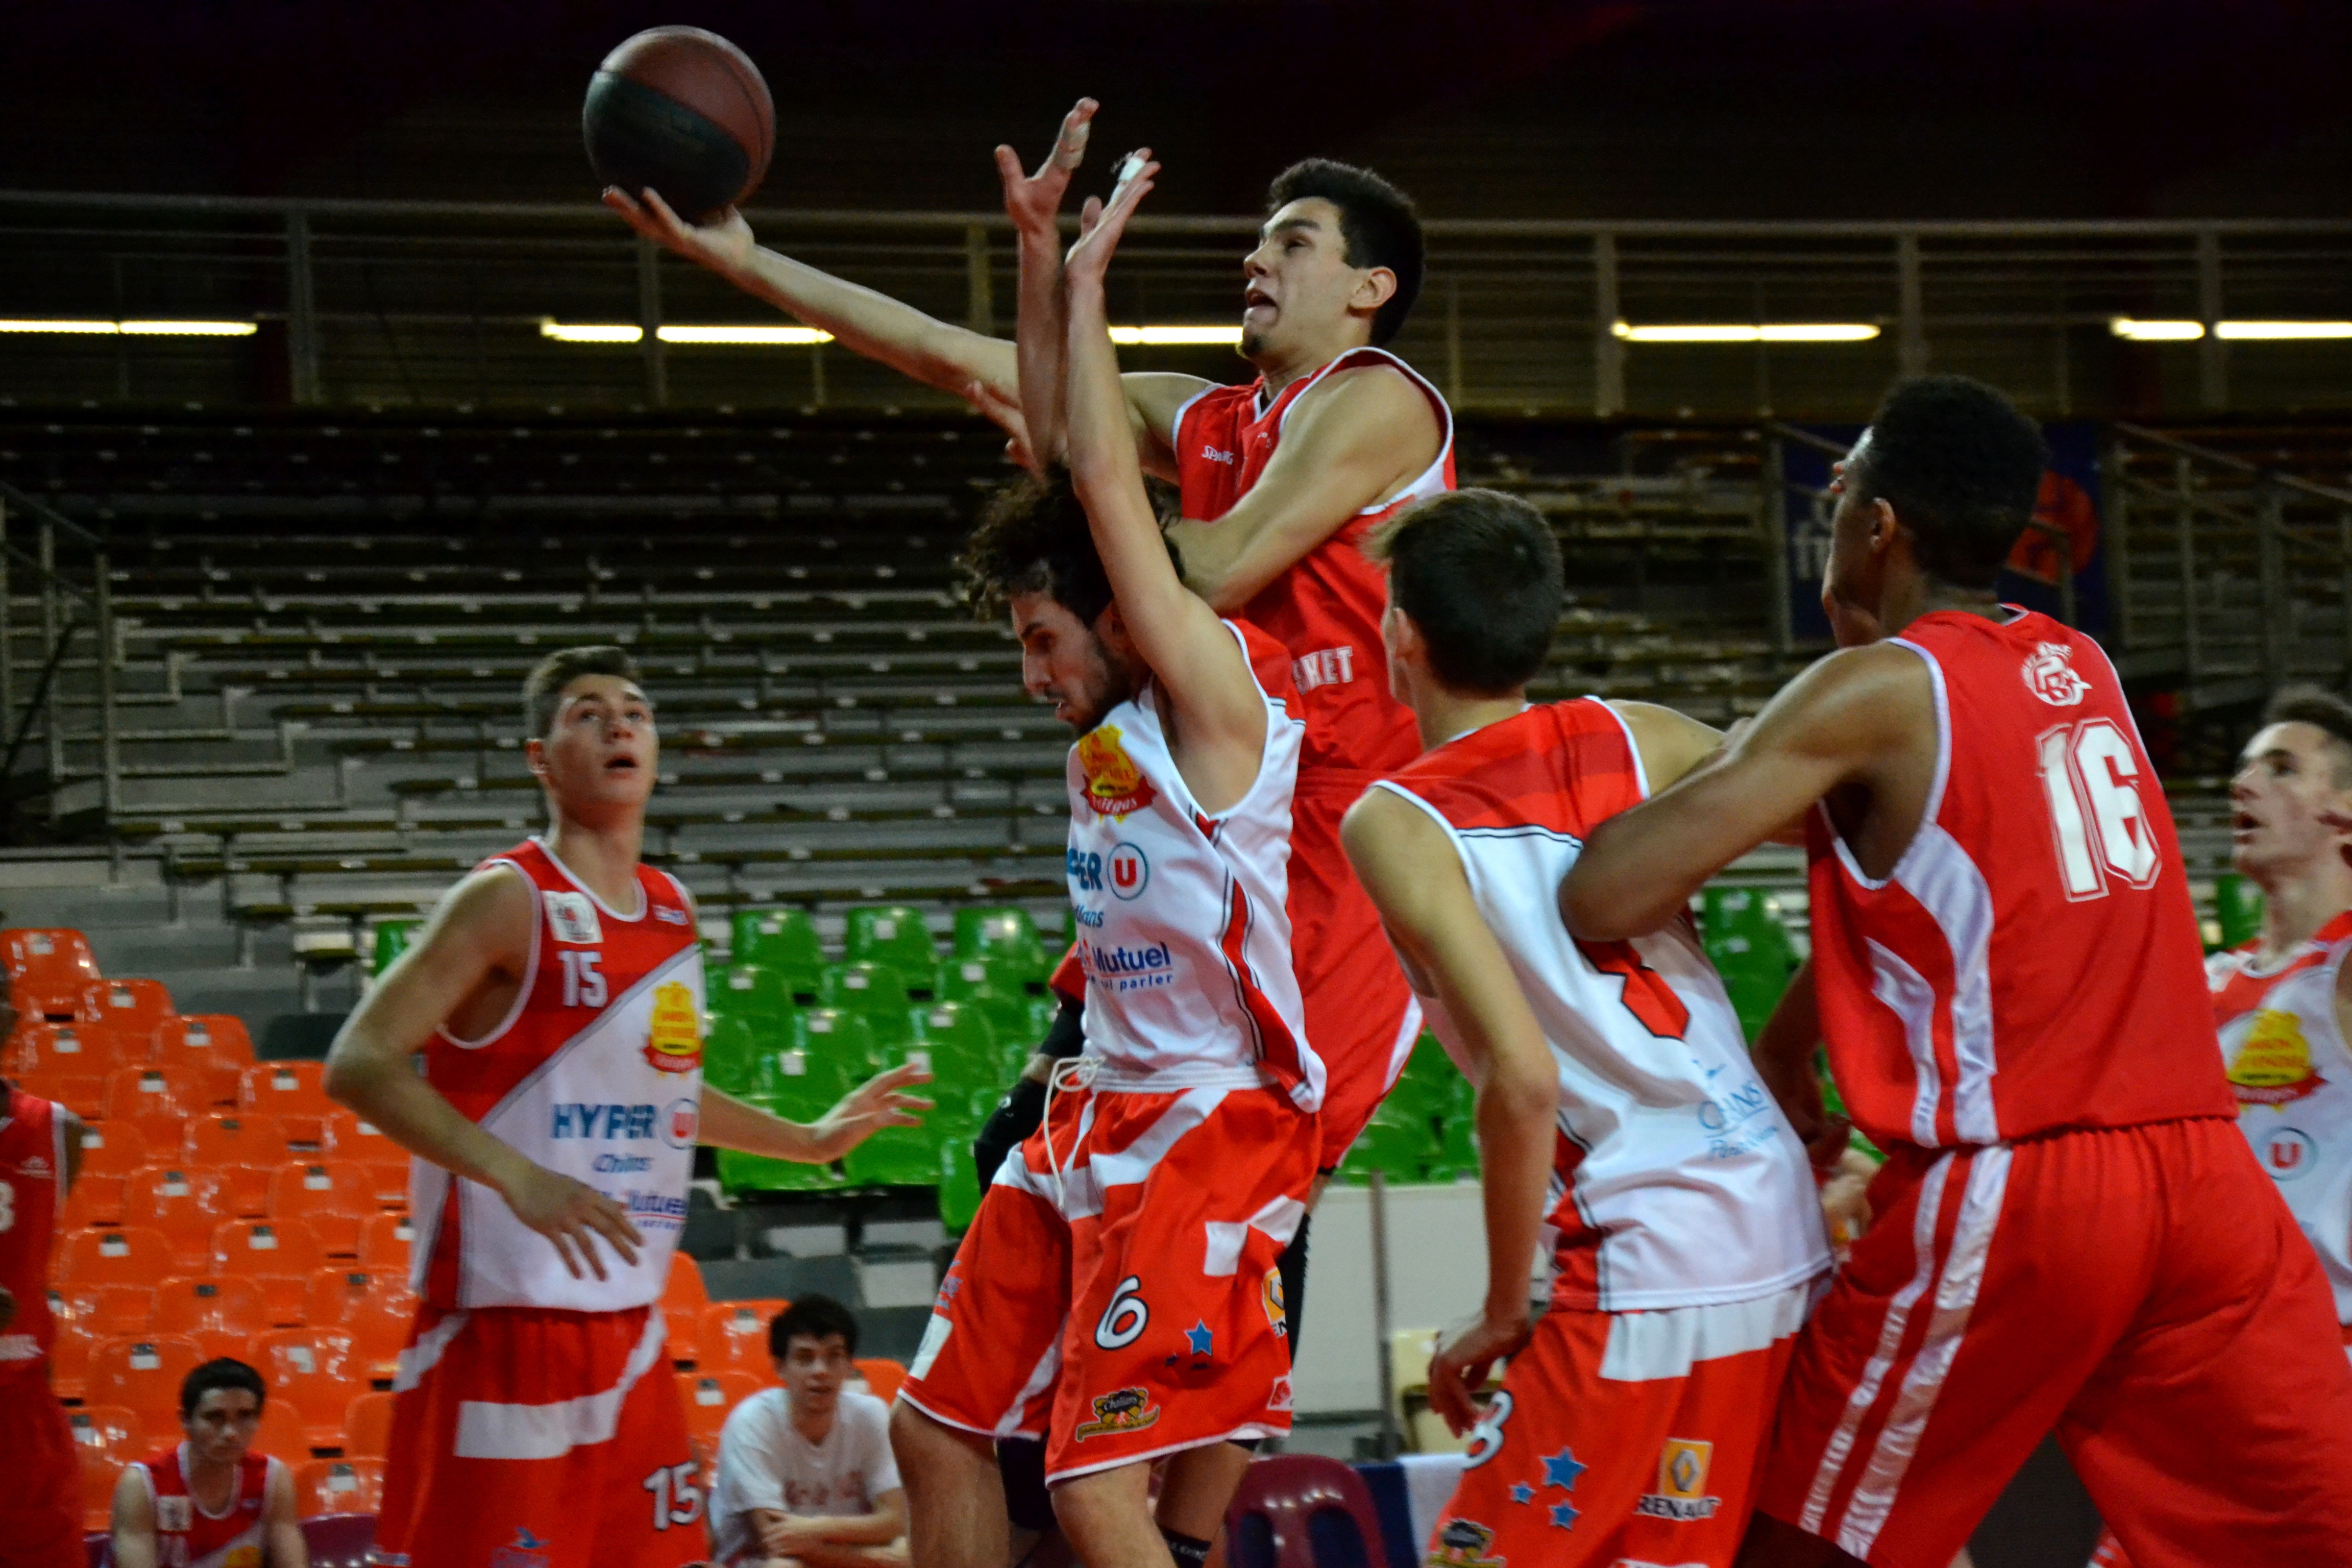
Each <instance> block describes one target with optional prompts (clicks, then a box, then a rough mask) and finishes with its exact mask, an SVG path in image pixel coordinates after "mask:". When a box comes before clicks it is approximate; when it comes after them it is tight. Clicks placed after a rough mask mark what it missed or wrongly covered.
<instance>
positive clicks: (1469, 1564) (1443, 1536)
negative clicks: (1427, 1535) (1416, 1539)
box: [1427, 1519, 1507, 1568]
mask: <svg viewBox="0 0 2352 1568" xmlns="http://www.w3.org/2000/svg"><path fill="white" fill-rule="evenodd" d="M1494 1546H1495V1532H1494V1531H1493V1530H1492V1529H1490V1528H1488V1527H1487V1526H1486V1525H1483V1524H1481V1523H1479V1522H1478V1521H1476V1520H1475V1519H1449V1520H1447V1521H1445V1527H1444V1529H1443V1530H1440V1531H1438V1532H1437V1539H1436V1540H1434V1541H1433V1542H1430V1543H1429V1557H1428V1560H1427V1562H1428V1568H1503V1564H1504V1563H1505V1562H1506V1561H1507V1559H1505V1558H1503V1557H1502V1556H1500V1555H1499V1554H1497V1553H1496V1552H1495V1550H1494Z"/></svg>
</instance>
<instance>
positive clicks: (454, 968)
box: [327, 868, 645, 1279]
mask: <svg viewBox="0 0 2352 1568" xmlns="http://www.w3.org/2000/svg"><path fill="white" fill-rule="evenodd" d="M538 918H539V911H538V902H537V900H536V899H535V898H534V897H533V895H532V892H531V889H530V884H529V883H528V882H526V881H525V880H524V879H522V878H521V877H520V876H519V875H517V874H516V873H515V872H513V871H511V870H509V869H506V868H490V869H488V870H483V871H477V872H475V873H474V874H473V875H472V876H470V877H467V879H465V880H464V881H462V882H459V883H458V884H457V886H456V887H455V888H452V889H449V893H448V896H447V897H446V898H445V899H443V900H441V907H440V908H439V909H437V910H434V912H433V918H432V919H431V920H430V921H426V922H425V930H424V931H422V932H421V933H419V935H418V937H417V940H416V943H415V946H413V947H411V948H410V949H409V950H408V951H407V952H404V953H403V954H402V955H401V957H400V960H399V962H398V963H394V965H393V966H392V967H391V968H390V969H388V970H386V971H385V972H384V973H383V978H381V979H380V980H378V981H377V982H376V984H375V985H374V987H373V989H372V990H370V991H369V992H368V994H367V996H366V998H365V999H364V1000H362V1002H361V1003H360V1005H359V1007H358V1008H357V1009H356V1010H355V1011H354V1012H353V1013H352V1016H351V1017H350V1018H349V1019H347V1020H346V1021H345V1022H344V1024H343V1027H342V1032H341V1034H338V1035H337V1036H336V1037H335V1043H334V1045H333V1047H331V1049H330V1050H329V1051H328V1053H327V1093H328V1094H329V1096H331V1098H332V1099H334V1100H336V1101H338V1102H339V1103H341V1104H342V1105H345V1106H348V1107H350V1108H351V1109H352V1110H354V1111H357V1112H358V1113H359V1115H360V1116H361V1117H362V1119H364V1120H365V1121H369V1122H372V1123H373V1124H374V1125H375V1126H377V1127H380V1128H382V1129H383V1133H384V1136H386V1137H388V1138H390V1139H391V1140H392V1141H393V1142H395V1143H397V1144H399V1145H400V1146H401V1147H402V1148H404V1149H405V1150H407V1151H408V1152H410V1153H412V1154H415V1155H416V1156H417V1157H418V1158H419V1159H423V1160H430V1161H432V1162H433V1163H435V1164H436V1165H439V1166H440V1167H442V1168H443V1169H444V1170H446V1171H449V1172H452V1173H455V1174H457V1175H459V1176H463V1177H465V1178H466V1179H467V1180H468V1181H472V1182H478V1183H480V1184H482V1185H484V1186H486V1187H489V1188H491V1189H493V1190H494V1191H496V1192H497V1193H498V1194H499V1196H500V1197H502V1198H504V1199H505V1200H506V1203H507V1206H508V1207H509V1208H510V1209H512V1210H513V1211H514V1215H515V1217H516V1218H517V1219H519V1220H520V1221H522V1223H523V1224H524V1225H526V1226H530V1228H531V1229H533V1230H535V1231H537V1232H539V1234H540V1235H541V1236H543V1237H547V1239H548V1240H549V1241H550V1242H551V1244H552V1245H553V1246H554V1247H555V1250H556V1254H557V1256H559V1257H561V1258H562V1259H563V1266H564V1268H567V1269H569V1270H571V1272H572V1278H574V1279H578V1278H579V1277H580V1274H581V1271H582V1265H583V1263H584V1264H585V1265H586V1266H587V1268H588V1269H589V1270H590V1271H593V1273H594V1274H595V1276H596V1278H597V1279H604V1277H605V1275H604V1258H603V1256H602V1254H601V1253H600V1251H599V1249H598V1247H596V1244H595V1240H594V1238H595V1237H603V1238H604V1241H605V1243H606V1245H608V1246H610V1247H612V1248H613V1250H614V1252H615V1253H617V1254H618V1255H619V1256H620V1257H621V1258H622V1259H623V1260H624V1261H625V1262H626V1263H628V1264H630V1265H631V1266H632V1267H634V1266H635V1263H636V1260H637V1248H638V1247H642V1246H644V1245H645V1237H642V1236H640V1235H639V1234H638V1232H637V1227H636V1226H634V1225H632V1224H631V1223H630V1222H629V1215H628V1211H627V1210H625V1209H624V1208H623V1207H622V1206H621V1205H619V1204H617V1203H615V1202H614V1201H613V1200H612V1199H611V1198H608V1197H606V1196H605V1195H604V1194H602V1193H600V1192H598V1191H597V1190H596V1189H595V1188H593V1187H592V1186H589V1185H588V1184H586V1183H584V1182H576V1181H573V1180H572V1178H571V1177H569V1176H565V1175H559V1174H558V1173H555V1172H553V1171H551V1170H549V1169H547V1168H546V1167H545V1166H543V1165H541V1164H538V1163H535V1162H533V1161H531V1160H530V1159H528V1158H526V1157H525V1156H524V1155H523V1153H522V1152H521V1151H520V1150H518V1149H516V1148H515V1147H514V1146H513V1145H511V1144H509V1143H507V1142H502V1141H500V1140H499V1139H498V1138H494V1137H492V1136H491V1135H490V1134H489V1133H488V1132H485V1131H482V1129H481V1128H480V1127H478V1126H477V1125H476V1124H475V1123H474V1122H473V1121H469V1120H467V1118H466V1117H465V1116H464V1115H463V1114H462V1113H461V1112H459V1110H457V1107H456V1106H454V1105H451V1104H450V1103H449V1101H448V1100H447V1099H446V1098H445V1097H444V1096H443V1095H442V1093H441V1091H440V1090H439V1089H435V1088H434V1087H433V1086H432V1085H431V1084H429V1083H427V1082H425V1079H421V1078H419V1077H417V1076H416V1071H415V1062H414V1060H413V1058H415V1055H416V1053H417V1052H419V1051H421V1050H423V1049H424V1048H425V1045H426V1044H427V1043H428V1042H429V1041H430V1040H431V1039H432V1038H433V1036H434V1032H435V1031H436V1030H437V1029H439V1028H440V1027H441V1026H442V1024H443V1023H444V1022H445V1021H446V1019H448V1018H449V1017H450V1016H452V1015H454V1014H455V1013H456V1012H457V1009H458V1008H459V1007H460V1006H461V1005H464V1003H465V1002H466V1000H467V998H468V997H470V996H472V995H473V994H475V992H476V991H478V989H480V988H481V987H482V986H483V985H485V984H488V983H490V982H491V981H492V980H494V979H504V980H506V981H508V982H509V983H510V984H515V985H527V984H530V975H529V974H528V973H526V971H527V970H528V968H529V965H530V931H531V922H532V921H535V920H537V919H538Z"/></svg>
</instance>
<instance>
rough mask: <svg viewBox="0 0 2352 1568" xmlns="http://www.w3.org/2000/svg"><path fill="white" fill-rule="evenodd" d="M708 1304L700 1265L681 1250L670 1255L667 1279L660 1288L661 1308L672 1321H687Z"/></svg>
mask: <svg viewBox="0 0 2352 1568" xmlns="http://www.w3.org/2000/svg"><path fill="white" fill-rule="evenodd" d="M709 1305H710V1292H709V1290H707V1289H704V1288H703V1284H702V1265H701V1264H699V1263H697V1262H696V1261H695V1260H694V1259H693V1258H688V1256H687V1255H686V1254H685V1253H683V1252H676V1253H672V1254H671V1255H670V1260H669V1279H668V1282H667V1285H665V1286H664V1288H663V1289H662V1299H661V1308H662V1312H663V1313H664V1315H666V1316H667V1317H668V1318H670V1319H671V1320H672V1321H679V1322H683V1321H690V1320H692V1319H695V1318H698V1317H700V1316H701V1315H702V1309H703V1308H705V1307H708V1306H709Z"/></svg>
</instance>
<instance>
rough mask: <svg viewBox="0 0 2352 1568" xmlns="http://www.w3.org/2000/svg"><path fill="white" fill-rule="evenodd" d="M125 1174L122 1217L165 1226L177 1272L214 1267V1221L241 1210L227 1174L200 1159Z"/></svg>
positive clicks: (157, 1227) (134, 1222)
mask: <svg viewBox="0 0 2352 1568" xmlns="http://www.w3.org/2000/svg"><path fill="white" fill-rule="evenodd" d="M122 1180H123V1184H124V1186H123V1212H122V1223H124V1224H125V1225H141V1226H152V1228H154V1229H155V1230H158V1231H161V1232H162V1233H163V1239H164V1240H165V1241H166V1242H168V1243H170V1244H171V1247H172V1259H173V1264H174V1266H175V1267H174V1268H173V1272H174V1273H176V1274H204V1273H207V1272H209V1271H210V1270H211V1268H212V1257H213V1227H214V1226H216V1225H218V1224H219V1223H220V1221H221V1216H222V1215H226V1214H234V1213H236V1210H235V1209H234V1208H233V1207H231V1206H230V1205H231V1199H230V1196H229V1194H228V1192H227V1188H228V1184H229V1181H228V1177H227V1175H226V1173H223V1172H221V1171H220V1170H217V1169H206V1168H205V1167H204V1166H201V1165H196V1166H183V1165H148V1166H146V1167H144V1168H142V1169H141V1170H137V1171H133V1172H132V1173H131V1174H130V1175H128V1176H126V1177H124V1178H122Z"/></svg>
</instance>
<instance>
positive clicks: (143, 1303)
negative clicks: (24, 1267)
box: [49, 1284, 170, 1340]
mask: <svg viewBox="0 0 2352 1568" xmlns="http://www.w3.org/2000/svg"><path fill="white" fill-rule="evenodd" d="M49 1315H50V1316H51V1317H53V1318H55V1319H56V1320H57V1321H58V1324H59V1325H60V1326H63V1325H64V1324H66V1323H68V1322H70V1323H72V1324H73V1325H74V1326H75V1327H76V1328H78V1329H79V1330H80V1331H82V1333H83V1334H84V1335H86V1336H87V1337H89V1338H90V1339H92V1340H105V1339H119V1338H121V1336H122V1335H125V1334H143V1333H148V1332H151V1331H152V1332H156V1333H169V1332H170V1330H168V1329H157V1328H156V1327H155V1287H153V1286H152V1285H75V1284H63V1285H58V1286H55V1287H53V1288H52V1289H50V1291H49Z"/></svg>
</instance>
